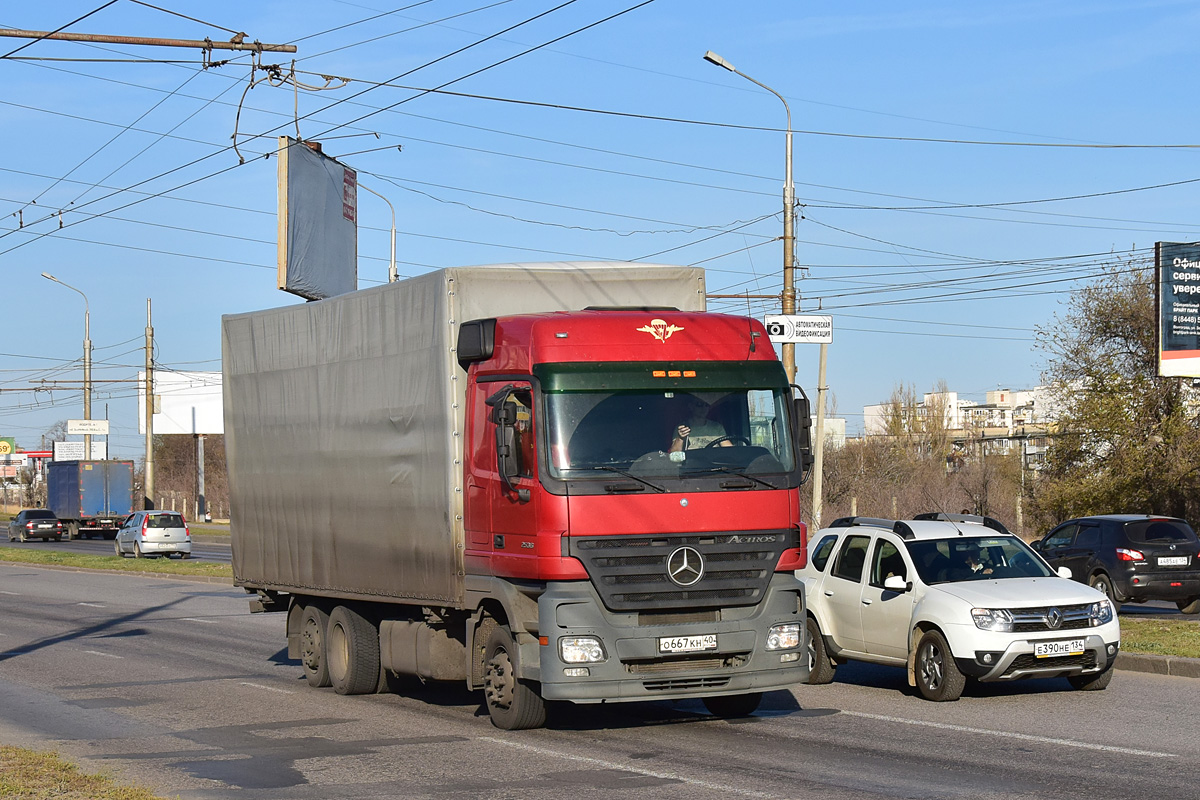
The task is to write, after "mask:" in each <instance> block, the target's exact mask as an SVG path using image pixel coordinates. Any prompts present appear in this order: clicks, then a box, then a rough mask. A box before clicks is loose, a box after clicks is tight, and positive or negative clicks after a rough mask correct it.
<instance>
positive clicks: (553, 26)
mask: <svg viewBox="0 0 1200 800" xmlns="http://www.w3.org/2000/svg"><path fill="white" fill-rule="evenodd" d="M104 2H105V0H88V2H76V0H63V1H62V2H54V3H22V4H17V3H6V4H4V5H3V6H0V27H5V28H17V29H26V30H43V31H46V30H53V29H56V28H59V27H61V26H63V25H66V24H67V23H69V22H71V21H72V20H75V19H76V18H78V17H80V16H83V15H85V14H87V13H88V12H92V11H94V10H96V9H100V10H99V11H97V12H96V13H94V14H92V15H91V16H89V17H87V18H86V19H84V20H82V21H80V22H77V23H76V24H74V25H72V26H71V27H70V28H69V30H72V31H75V32H82V33H106V34H117V35H127V36H147V37H164V38H181V39H203V38H205V37H209V38H211V39H213V40H222V39H228V38H229V37H230V35H231V31H244V32H245V33H246V34H247V39H248V40H253V39H258V40H260V41H263V42H270V43H285V42H294V43H295V44H296V46H297V47H298V49H299V52H298V53H297V54H296V56H295V58H296V64H295V69H296V70H297V76H298V78H299V80H300V82H301V83H303V84H305V85H306V86H309V87H315V86H318V85H322V84H324V83H325V80H324V78H323V77H321V76H326V75H327V76H336V77H339V78H349V79H351V82H350V83H349V84H348V85H347V86H346V87H345V88H340V89H331V90H326V91H308V90H302V91H298V92H297V91H296V90H295V89H294V87H293V86H292V85H291V84H287V83H281V82H280V81H278V80H274V79H269V80H263V79H264V78H268V77H269V75H270V74H271V73H269V72H265V71H263V70H256V71H253V72H252V71H251V66H250V58H249V57H248V56H247V55H245V54H237V53H229V52H222V51H218V52H217V53H216V54H215V55H214V59H217V60H224V59H231V60H230V61H229V63H226V64H223V65H221V66H216V67H212V68H210V69H207V70H206V69H202V65H201V63H200V53H199V52H198V51H195V50H181V49H167V48H157V47H155V48H147V47H133V46H118V45H90V44H81V43H69V42H51V41H41V42H37V43H35V44H32V45H31V46H29V47H25V48H23V49H21V50H20V51H19V52H17V53H15V54H13V55H11V56H10V57H7V58H2V59H0V78H2V79H3V84H4V86H5V92H4V94H3V96H2V97H0V141H3V142H4V145H5V146H4V150H3V154H2V155H0V286H2V288H3V292H4V296H5V297H6V299H7V303H6V306H7V314H6V324H5V326H4V333H3V335H2V336H0V389H5V390H6V391H4V392H0V436H15V437H16V439H17V441H18V444H20V445H21V446H23V447H25V448H29V449H32V448H35V447H37V446H38V445H39V444H40V435H41V434H42V433H43V432H44V431H45V430H46V429H47V428H49V427H50V426H51V425H53V424H54V423H55V422H56V421H58V420H62V419H68V418H78V417H80V416H82V407H81V400H80V394H79V391H78V390H77V389H71V388H69V387H66V388H62V389H60V390H56V391H53V392H50V391H38V392H36V393H35V392H31V391H7V390H13V389H21V390H28V389H30V388H32V386H33V385H34V383H33V382H38V381H43V380H47V381H59V382H62V381H71V380H74V381H78V380H80V379H81V377H82V373H81V367H80V362H81V354H82V338H83V336H82V333H83V330H82V329H83V319H82V317H83V314H82V311H83V307H82V306H83V300H82V298H80V297H79V295H77V294H75V293H74V292H71V291H69V290H67V289H65V288H63V287H61V286H57V285H55V284H53V283H52V282H50V281H47V280H46V279H44V278H42V277H41V276H40V273H42V272H44V271H45V272H50V273H52V274H54V275H56V276H57V277H59V278H60V279H62V280H63V281H65V282H67V283H69V284H71V285H72V286H75V287H77V288H78V289H80V290H81V291H83V292H84V293H85V294H86V295H87V297H88V301H89V305H90V309H91V336H92V341H93V345H94V347H95V356H94V358H95V361H96V369H95V374H94V378H95V379H96V380H97V386H96V394H95V399H94V401H93V416H94V417H101V416H104V414H105V412H106V409H107V414H108V416H109V418H110V420H111V425H112V431H113V435H112V437H111V449H112V453H113V455H114V456H119V457H139V456H140V454H141V453H142V452H143V444H142V439H141V438H140V436H139V435H138V433H137V402H136V389H135V388H134V386H133V384H132V383H125V382H122V381H127V380H129V379H132V378H134V377H136V374H137V371H138V369H139V368H140V367H141V365H142V362H143V354H142V350H141V346H142V338H143V329H144V327H145V324H146V300H147V298H149V299H151V300H152V302H153V313H154V328H155V334H156V345H157V347H156V353H155V358H156V362H157V363H158V365H159V368H161V369H168V370H170V369H174V370H218V369H219V368H220V361H219V359H220V316H221V315H222V314H226V313H234V312H242V311H247V310H252V309H258V308H266V307H272V306H278V305H282V304H287V303H292V302H299V300H298V299H295V298H292V297H291V296H290V295H287V294H284V293H282V292H280V291H279V290H277V289H276V288H275V239H276V219H275V208H276V196H275V195H276V192H275V161H274V160H273V159H268V158H264V154H268V153H270V152H271V151H272V150H273V148H274V137H275V136H277V135H279V134H281V133H289V134H292V135H295V131H296V126H297V125H299V128H300V133H301V135H302V136H304V137H306V138H318V139H322V140H323V141H324V142H325V144H324V146H325V151H326V153H328V154H330V155H334V156H337V157H341V158H342V159H343V160H344V161H345V162H346V163H348V164H350V165H351V166H353V167H355V168H356V169H358V170H359V180H360V182H361V183H362V184H363V185H365V186H367V187H369V188H371V189H374V190H376V191H378V192H380V193H382V194H384V195H385V196H386V197H387V198H388V199H389V200H390V201H391V202H392V203H393V205H394V206H395V207H396V213H397V227H398V229H399V232H400V233H399V237H398V243H397V249H398V260H399V262H400V264H399V271H400V273H401V274H402V275H415V274H420V273H422V272H425V271H427V270H429V269H433V268H438V267H443V266H453V265H463V264H486V263H497V262H510V261H545V260H580V259H613V260H651V261H656V262H660V263H680V264H701V265H703V266H704V267H706V268H707V270H708V287H709V291H710V292H713V293H725V294H728V293H736V292H750V293H753V294H770V293H773V292H774V293H777V292H778V291H779V288H780V284H781V270H780V266H781V262H782V246H781V244H780V242H779V241H778V237H779V236H780V235H781V233H782V215H781V206H782V200H781V189H782V182H783V171H784V136H783V133H782V128H783V126H784V121H785V116H784V110H783V107H782V104H781V103H780V102H779V100H778V99H777V98H775V97H773V96H772V95H770V94H768V93H767V92H765V91H763V90H762V89H759V88H758V87H756V86H754V85H753V84H751V83H750V82H748V81H746V80H745V79H743V78H741V77H739V76H737V75H734V74H732V73H729V72H726V71H724V70H721V69H719V68H717V67H715V66H713V65H711V64H708V63H706V62H705V61H703V60H702V56H703V54H704V52H705V51H706V50H713V51H715V52H717V53H719V54H720V55H722V56H723V57H725V58H726V59H727V60H729V61H730V62H732V63H733V64H734V65H735V66H736V67H737V68H738V69H739V70H741V71H742V72H744V73H746V74H748V75H750V76H752V77H754V78H755V79H757V80H759V81H761V82H763V83H765V84H767V85H769V86H771V87H772V88H773V89H775V90H776V91H778V92H779V93H781V94H782V95H784V96H785V97H786V98H787V99H788V103H789V105H790V106H791V110H792V118H793V127H794V129H795V131H796V134H795V145H794V147H795V168H794V178H795V181H796V194H797V198H798V200H799V201H800V203H801V204H802V208H801V209H800V216H801V218H800V220H799V221H798V225H797V231H796V236H797V246H796V258H797V263H798V265H799V266H801V267H802V268H804V269H803V271H802V272H800V273H798V274H799V275H801V276H803V277H802V278H801V279H800V280H799V281H798V289H799V292H800V295H801V310H802V311H804V312H814V311H816V310H817V309H818V307H820V308H821V309H822V310H823V311H824V312H825V313H831V314H833V315H834V326H835V333H834V343H833V344H832V345H831V346H830V353H829V359H830V360H829V385H830V388H831V391H832V394H833V396H834V399H835V403H836V413H837V414H838V415H840V416H845V417H846V418H847V420H848V425H849V428H850V430H851V431H852V432H853V431H856V430H857V429H858V428H859V427H860V426H861V420H862V417H861V413H862V406H863V405H864V404H870V403H877V402H882V401H885V400H886V399H887V398H888V396H889V395H890V394H891V393H892V391H893V389H894V388H895V387H896V386H897V385H899V384H906V385H912V386H914V387H915V388H916V390H917V391H918V392H923V391H929V390H931V389H932V388H933V387H934V385H935V384H936V383H937V382H938V381H941V380H945V381H946V382H947V384H948V385H949V386H950V388H951V389H954V390H957V391H959V392H960V393H961V394H963V395H965V396H966V397H968V398H972V399H978V400H982V399H983V394H984V392H986V391H987V390H988V389H994V388H997V387H1007V388H1012V389H1020V388H1028V387H1031V386H1034V385H1036V384H1037V383H1038V381H1039V374H1040V371H1041V369H1042V366H1043V360H1042V356H1041V354H1040V353H1039V352H1037V351H1036V350H1035V349H1034V347H1033V330H1034V327H1035V326H1037V325H1039V324H1045V323H1046V322H1047V321H1049V320H1050V319H1051V318H1052V316H1053V315H1054V314H1055V313H1057V312H1060V311H1061V309H1062V308H1063V305H1062V304H1063V303H1065V302H1067V301H1068V300H1069V298H1070V293H1071V291H1072V289H1073V288H1076V287H1078V286H1079V285H1080V284H1079V282H1080V281H1086V280H1087V279H1088V278H1089V276H1094V275H1095V274H1096V273H1097V272H1098V270H1099V269H1100V267H1101V265H1102V264H1103V263H1104V262H1105V261H1106V260H1108V259H1110V258H1111V257H1112V255H1111V254H1129V253H1130V252H1131V251H1132V253H1133V254H1135V255H1144V254H1145V253H1146V252H1147V251H1148V250H1150V249H1151V248H1152V247H1153V244H1154V242H1155V241H1160V240H1161V241H1193V240H1196V239H1200V221H1197V214H1196V206H1197V186H1200V184H1198V183H1187V182H1188V181H1196V180H1197V179H1200V167H1198V166H1197V158H1198V157H1200V153H1198V152H1197V150H1196V149H1195V148H1180V147H1169V145H1187V144H1189V143H1194V142H1195V141H1196V140H1195V136H1194V132H1195V131H1196V130H1198V129H1200V124H1198V120H1197V116H1198V113H1200V112H1198V111H1197V108H1196V106H1195V104H1194V103H1192V102H1191V95H1192V93H1193V90H1194V79H1193V76H1194V74H1195V70H1194V67H1193V57H1192V50H1193V49H1194V47H1193V43H1194V42H1195V41H1197V39H1198V38H1200V36H1198V34H1200V7H1198V6H1197V5H1196V4H1195V3H1194V2H1145V3H1128V2H1126V3H1103V2H1093V3H1081V2H1074V3H1056V2H1027V3H1015V4H1008V5H1005V6H995V5H992V4H975V3H958V2H930V3H917V4H910V5H911V6H912V7H907V6H904V7H902V6H900V5H899V4H895V3H883V2H862V3H854V4H842V3H810V2H795V1H793V2H755V3H737V4H735V3H717V2H707V0H686V1H685V0H655V1H654V2H651V3H649V4H647V5H644V6H642V7H640V8H634V9H633V10H631V11H628V13H624V14H620V15H619V16H616V17H615V18H613V19H610V20H608V21H606V22H603V23H602V24H599V25H595V26H594V27H590V28H586V29H585V30H582V31H580V32H578V33H573V32H575V31H577V30H579V29H583V28H585V26H589V25H592V24H593V23H596V22H598V21H600V20H604V19H605V18H607V17H610V16H612V15H614V14H619V12H622V11H626V10H627V9H630V8H632V7H634V6H635V5H637V0H575V2H571V3H568V4H566V5H564V6H562V7H561V8H558V9H557V10H554V11H552V12H550V13H545V12H548V11H550V9H553V8H555V7H556V6H558V5H560V4H561V0H560V3H555V2H551V1H550V0H507V1H506V0H429V2H424V3H421V2H418V1H417V0H412V1H411V2H408V3H401V2H399V0H391V2H390V3H383V2H335V1H333V0H325V2H306V0H290V1H289V2H287V3H283V2H258V3H252V4H250V3H232V2H225V1H224V0H206V1H205V2H203V3H201V2H193V1H192V0H176V1H175V2H155V3H152V4H151V5H146V4H141V3H137V2H134V0H117V2H115V3H113V4H111V5H109V6H107V7H104V8H101V7H102V6H103V5H104ZM151 6H156V7H157V8H155V7H151ZM164 9H165V10H164ZM168 12H175V13H168ZM387 12H392V13H387ZM542 14H544V15H543V16H540V17H538V18H537V19H533V20H532V21H530V22H528V23H526V24H523V25H519V26H518V27H515V28H513V29H512V30H511V31H508V32H507V33H500V35H495V34H498V33H499V32H501V31H504V30H505V29H507V28H509V27H511V26H514V25H517V24H518V23H521V22H522V21H524V20H530V19H532V18H534V17H537V15H542ZM179 15H184V16H186V17H193V18H194V20H189V19H185V18H183V17H181V16H179ZM372 17H374V19H370V20H369V21H365V22H364V21H363V20H368V18H372ZM567 34H571V35H567ZM565 35H566V36H565ZM564 36H565V38H561V39H559V37H564ZM486 37H493V38H486ZM485 39H486V40H485ZM556 39H559V40H558V41H554V40H556ZM27 43H28V40H24V39H11V38H0V55H3V54H6V53H10V52H11V51H13V50H15V49H16V48H19V47H21V46H22V45H24V44H27ZM547 43H549V44H547ZM539 45H545V46H544V47H537V46H539ZM463 48H465V49H463ZM532 48H537V49H532ZM456 51H457V52H456ZM526 51H529V52H526ZM452 53H453V55H449V57H445V56H447V55H448V54H452ZM514 56H516V57H515V58H513V57H514ZM443 57H445V58H443ZM291 58H292V57H291V56H284V55H282V54H264V55H263V57H262V59H261V63H262V64H264V65H278V66H279V68H280V71H281V72H282V73H287V72H288V71H289V69H290V68H291ZM34 59H36V60H34ZM46 59H61V60H46ZM439 59H440V60H439ZM506 59H511V60H507V61H506ZM146 60H151V61H152V62H153V63H147V61H146ZM435 61H436V63H431V62H435ZM166 62H175V63H166ZM501 62H504V63H501ZM471 73H476V74H473V75H471V76H470V77H466V78H465V79H462V80H457V79H460V78H463V76H467V75H470V74H471ZM276 74H279V73H276ZM397 76H403V77H400V78H397ZM252 77H253V79H254V80H255V83H254V85H253V87H252V88H249V89H248V86H249V81H250V79H251V78H252ZM393 79H394V80H393ZM386 81H393V83H394V84H395V85H391V86H384V87H381V86H375V87H374V88H372V84H373V83H380V82H386ZM451 81H456V82H454V83H452V84H451V85H450V86H448V87H447V88H448V89H450V90H452V91H455V92H460V93H463V94H466V95H471V96H458V95H448V94H423V95H422V94H419V92H418V91H416V89H422V88H431V87H436V86H440V85H443V84H447V83H448V82H451ZM332 83H333V84H335V85H337V84H339V83H340V81H333V82H332ZM401 86H403V87H413V88H400V87H401ZM359 93H361V94H359ZM243 95H244V99H243ZM355 95H357V96H355ZM486 98H494V99H486ZM336 101H342V102H336ZM402 101H403V102H402ZM504 101H520V102H504ZM335 102H336V104H335ZM239 104H240V109H239ZM389 106H390V107H391V108H390V109H388V110H382V109H385V108H386V107H389ZM551 106H554V107H551ZM568 106H569V107H572V108H566V107H568ZM296 109H298V112H299V116H300V117H302V119H300V120H299V121H298V122H297V120H296V116H297V114H296ZM601 111H603V112H618V113H596V112H601ZM235 125H236V129H237V131H238V134H239V135H238V138H237V144H238V147H239V149H240V151H241V153H242V155H243V156H245V158H246V163H244V164H240V165H239V162H238V157H237V155H236V154H235V153H234V152H233V151H232V150H231V149H229V145H230V144H231V143H232V141H233V139H232V138H231V137H232V136H233V134H234V131H235ZM397 145H399V146H401V147H402V149H401V150H397ZM1114 145H1120V146H1121V147H1113V146H1114ZM1181 182H1182V183H1181ZM1168 184H1175V185H1168ZM1149 187H1157V188H1149ZM1063 198H1070V199H1063ZM60 212H61V216H60ZM359 215H360V230H359V278H360V282H359V285H360V287H362V288H366V287H368V286H372V285H375V284H377V283H379V282H382V281H383V280H384V279H385V278H386V272H387V260H388V238H389V237H388V233H387V229H388V222H389V216H388V210H387V207H386V205H384V204H383V203H382V202H381V201H378V200H376V199H375V198H374V197H373V196H371V195H368V194H366V193H360V195H359ZM60 219H61V225H62V227H60ZM20 223H23V224H24V227H19V224H20ZM710 308H712V309H714V310H724V311H733V312H739V313H750V314H753V315H755V316H759V317H761V316H762V315H763V314H766V313H772V312H777V308H778V307H777V305H776V304H774V303H772V302H770V301H764V300H752V301H745V300H742V301H713V302H711V303H710ZM797 363H798V379H799V381H800V382H801V383H802V384H803V385H805V386H806V387H808V388H810V389H811V388H813V387H814V386H815V383H816V366H817V349H816V347H815V346H809V347H801V348H799V349H798V352H797ZM59 385H62V384H61V383H60V384H59Z"/></svg>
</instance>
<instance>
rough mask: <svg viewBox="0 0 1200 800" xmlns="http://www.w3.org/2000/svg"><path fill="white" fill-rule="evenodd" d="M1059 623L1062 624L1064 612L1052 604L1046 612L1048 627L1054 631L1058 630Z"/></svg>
mask: <svg viewBox="0 0 1200 800" xmlns="http://www.w3.org/2000/svg"><path fill="white" fill-rule="evenodd" d="M1059 625H1062V612H1061V611H1059V610H1058V609H1057V608H1054V607H1053V606H1051V608H1050V610H1049V611H1047V612H1046V627H1047V628H1049V629H1050V630H1052V631H1053V630H1057V629H1058V626H1059Z"/></svg>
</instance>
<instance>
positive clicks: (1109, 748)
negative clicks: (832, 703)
mask: <svg viewBox="0 0 1200 800" xmlns="http://www.w3.org/2000/svg"><path fill="white" fill-rule="evenodd" d="M841 713H842V714H845V715H846V716H850V717H863V718H865V719H877V720H880V721H882V722H899V723H901V724H904V725H920V726H923V727H926V728H940V729H942V730H947V731H959V732H961V733H979V734H983V735H985V736H999V737H1002V738H1005V739H1021V740H1022V741H1026V742H1039V743H1041V744H1053V745H1059V746H1062V747H1079V748H1082V749H1084V750H1101V751H1104V752H1106V753H1123V754H1125V755H1130V756H1149V757H1150V758H1178V756H1177V755H1175V754H1174V753H1159V752H1156V751H1154V750H1134V749H1133V748H1131V747H1116V746H1114V745H1108V744H1092V743H1090V742H1080V741H1076V740H1074V739H1056V738H1054V737H1052V736H1034V735H1033V734H1029V733H1013V732H1012V731H995V730H990V729H988V728H969V727H967V726H965V725H949V724H947V723H945V722H926V721H924V720H919V719H904V718H903V717H887V716H884V715H882V714H867V713H864V712H862V711H842V712H841Z"/></svg>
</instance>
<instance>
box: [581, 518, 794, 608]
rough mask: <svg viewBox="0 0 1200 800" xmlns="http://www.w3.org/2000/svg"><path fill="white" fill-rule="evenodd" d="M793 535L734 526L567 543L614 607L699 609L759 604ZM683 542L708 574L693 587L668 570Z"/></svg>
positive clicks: (597, 587)
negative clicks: (673, 577)
mask: <svg viewBox="0 0 1200 800" xmlns="http://www.w3.org/2000/svg"><path fill="white" fill-rule="evenodd" d="M748 539H749V540H753V541H746V540H748ZM794 539H795V537H794V535H793V534H792V532H790V531H752V532H746V531H738V532H732V531H730V532H717V533H695V534H676V535H671V536H661V535H653V534H651V535H647V536H593V537H588V538H578V539H570V540H568V545H567V547H568V553H569V554H570V555H572V556H574V557H576V558H578V559H579V560H580V561H582V562H583V564H584V566H585V567H586V568H587V571H588V575H590V576H591V579H592V585H593V586H595V587H596V591H597V592H598V593H599V594H600V597H601V599H602V600H603V601H604V605H605V606H607V607H608V608H610V609H612V610H613V611H634V610H662V609H696V608H697V607H702V608H717V607H723V606H750V605H754V604H755V603H757V602H758V601H759V600H761V599H762V597H763V593H764V592H765V591H766V588H767V584H768V583H769V582H770V580H771V574H772V573H773V572H774V570H775V565H776V564H778V563H779V557H780V555H782V554H783V551H784V550H785V549H786V548H788V547H796V546H798V545H797V543H796V542H795V541H794ZM759 540H765V541H759ZM681 547H690V548H692V549H694V550H695V551H696V552H697V553H699V554H700V557H701V558H702V559H703V567H704V569H703V574H702V575H701V577H700V580H698V581H696V582H695V583H694V584H692V585H690V586H680V585H679V584H677V583H675V582H674V581H672V580H671V578H670V576H669V575H668V574H667V559H668V558H669V557H670V556H671V554H672V553H674V552H675V551H676V550H678V549H679V548H681ZM691 566H693V567H694V566H696V565H695V564H693V565H691Z"/></svg>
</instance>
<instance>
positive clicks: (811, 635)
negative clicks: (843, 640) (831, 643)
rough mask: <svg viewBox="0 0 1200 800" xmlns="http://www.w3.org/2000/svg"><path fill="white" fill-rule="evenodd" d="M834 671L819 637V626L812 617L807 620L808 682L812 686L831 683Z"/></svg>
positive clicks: (822, 640)
mask: <svg viewBox="0 0 1200 800" xmlns="http://www.w3.org/2000/svg"><path fill="white" fill-rule="evenodd" d="M835 669H836V667H834V664H833V662H832V661H830V660H829V652H828V651H827V650H826V649H825V639H824V637H822V636H821V626H820V625H818V624H817V621H816V620H815V619H813V618H812V617H809V618H808V682H809V684H811V685H813V686H818V685H821V684H826V683H831V682H833V672H834V670H835Z"/></svg>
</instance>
